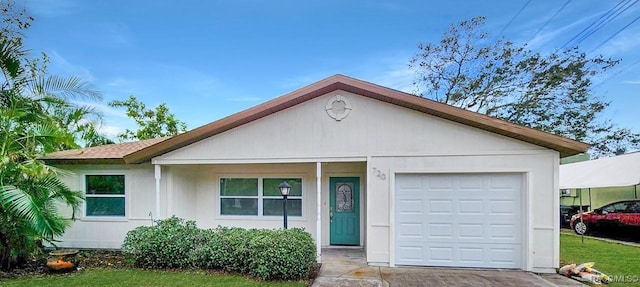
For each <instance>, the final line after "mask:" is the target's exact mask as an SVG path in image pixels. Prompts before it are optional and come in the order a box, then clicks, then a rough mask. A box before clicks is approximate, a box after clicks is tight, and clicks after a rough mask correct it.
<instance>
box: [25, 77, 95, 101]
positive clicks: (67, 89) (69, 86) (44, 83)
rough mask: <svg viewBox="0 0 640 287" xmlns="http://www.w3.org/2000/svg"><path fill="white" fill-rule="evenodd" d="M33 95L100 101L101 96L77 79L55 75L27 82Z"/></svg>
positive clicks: (87, 84)
mask: <svg viewBox="0 0 640 287" xmlns="http://www.w3.org/2000/svg"><path fill="white" fill-rule="evenodd" d="M29 87H30V90H31V93H32V94H33V95H38V96H41V97H44V96H54V97H58V98H62V99H76V98H85V99H92V100H100V99H102V94H100V92H97V91H95V90H93V87H92V86H91V85H90V84H89V83H87V82H85V81H82V80H81V79H80V78H78V77H60V76H56V75H48V76H40V77H37V78H35V79H33V80H32V81H30V82H29Z"/></svg>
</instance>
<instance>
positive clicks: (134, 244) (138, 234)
mask: <svg viewBox="0 0 640 287" xmlns="http://www.w3.org/2000/svg"><path fill="white" fill-rule="evenodd" d="M156 223H157V224H156V225H155V226H140V227H137V228H135V229H133V230H131V231H129V232H128V233H127V236H126V237H125V239H124V243H123V244H122V251H123V252H124V253H125V254H126V255H127V256H128V257H129V258H131V259H133V264H134V265H135V266H137V267H143V268H189V267H193V261H192V260H191V256H190V255H191V253H192V251H193V250H194V249H195V248H196V247H197V246H201V245H203V242H204V240H205V237H204V236H205V234H204V233H203V232H202V230H200V229H198V228H197V227H196V224H195V222H194V221H185V220H183V219H181V218H177V217H175V216H174V217H171V218H168V219H165V220H158V221H156Z"/></svg>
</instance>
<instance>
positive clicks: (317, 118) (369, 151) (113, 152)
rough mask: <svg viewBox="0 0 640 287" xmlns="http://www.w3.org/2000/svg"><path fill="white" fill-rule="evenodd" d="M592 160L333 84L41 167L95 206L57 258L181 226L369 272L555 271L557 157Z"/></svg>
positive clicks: (546, 141) (472, 117) (517, 133)
mask: <svg viewBox="0 0 640 287" xmlns="http://www.w3.org/2000/svg"><path fill="white" fill-rule="evenodd" d="M587 148H588V145H586V144H584V143H580V142H576V141H573V140H570V139H566V138H563V137H559V136H555V135H551V134H548V133H544V132H541V131H538V130H534V129H530V128H527V127H523V126H518V125H514V124H511V123H508V122H505V121H502V120H498V119H495V118H491V117H488V116H485V115H482V114H478V113H474V112H470V111H466V110H462V109H459V108H456V107H452V106H449V105H446V104H442V103H439V102H435V101H432V100H428V99H425V98H421V97H417V96H414V95H411V94H407V93H404V92H400V91H397V90H393V89H390V88H386V87H382V86H378V85H375V84H372V83H369V82H365V81H361V80H358V79H354V78H350V77H347V76H343V75H334V76H331V77H329V78H326V79H324V80H321V81H319V82H316V83H313V84H311V85H309V86H306V87H303V88H301V89H298V90H296V91H293V92H291V93H288V94H285V95H283V96H281V97H278V98H275V99H273V100H270V101H268V102H265V103H263V104H260V105H257V106H255V107H252V108H250V109H247V110H245V111H242V112H239V113H236V114H234V115H231V116H228V117H226V118H223V119H220V120H218V121H215V122H212V123H209V124H207V125H204V126H202V127H199V128H196V129H193V130H191V131H189V132H186V133H184V134H181V135H178V136H175V137H171V138H160V139H153V140H145V141H139V142H132V143H123V144H116V145H107V146H100V147H92V148H85V149H79V150H70V151H63V152H57V153H54V154H50V155H48V156H47V157H46V160H47V161H49V162H50V163H52V164H55V165H57V166H59V167H62V168H64V169H67V170H71V171H73V172H74V174H72V175H69V176H66V177H64V180H65V181H66V183H67V184H69V185H70V186H71V187H72V188H74V189H79V190H83V191H84V192H85V196H86V200H85V203H84V208H83V209H82V213H81V214H77V217H78V220H77V221H76V222H74V223H73V225H72V226H71V227H70V228H69V229H68V231H67V232H66V233H65V235H64V236H63V237H62V239H61V240H62V242H61V244H60V245H61V246H66V247H78V248H119V247H120V245H121V243H122V241H123V238H124V237H125V234H126V233H127V231H129V230H131V229H132V228H134V227H136V226H140V225H149V224H150V223H151V219H158V218H166V217H168V216H171V215H176V216H178V217H182V218H185V219H189V220H195V221H196V222H197V224H198V225H199V226H200V227H203V228H213V227H216V226H218V225H223V226H238V227H245V228H281V227H282V224H283V222H282V221H283V219H282V201H281V196H280V194H279V191H278V188H277V187H278V185H279V184H280V183H281V182H283V181H287V182H288V183H289V184H290V185H292V186H293V188H292V191H291V195H290V196H289V201H288V202H289V205H288V212H289V226H290V227H302V228H305V230H307V231H308V232H309V233H311V235H312V236H313V238H314V239H315V240H316V244H317V255H318V260H321V256H322V254H321V253H322V248H323V247H328V246H334V245H339V246H342V245H353V246H361V247H363V248H364V249H365V254H366V260H367V262H368V263H369V264H370V265H381V266H397V265H414V266H450V267H483V268H513V269H522V270H527V271H534V272H554V271H555V270H554V268H556V267H558V264H559V261H560V258H559V245H560V242H559V224H558V218H559V210H558V206H559V198H560V197H559V194H558V193H559V188H558V168H559V161H560V157H564V156H570V155H574V154H578V153H581V152H584V151H586V150H587Z"/></svg>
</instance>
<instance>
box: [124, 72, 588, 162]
mask: <svg viewBox="0 0 640 287" xmlns="http://www.w3.org/2000/svg"><path fill="white" fill-rule="evenodd" d="M335 90H344V91H347V92H351V93H355V94H360V95H363V96H367V97H369V98H373V99H377V100H380V101H384V102H387V103H391V104H395V105H398V106H402V107H405V108H408V109H412V110H416V111H420V112H423V113H426V114H430V115H433V116H437V117H440V118H443V119H447V120H451V121H454V122H458V123H461V124H465V125H468V126H472V127H476V128H479V129H482V130H485V131H489V132H493V133H496V134H500V135H503V136H507V137H510V138H514V139H517V140H521V141H524V142H528V143H531V144H535V145H538V146H542V147H546V148H549V149H553V150H556V151H558V152H559V153H560V157H566V156H571V155H575V154H579V153H583V152H586V151H587V150H588V149H589V145H588V144H585V143H582V142H578V141H574V140H571V139H568V138H564V137H560V136H556V135H553V134H550V133H546V132H542V131H539V130H535V129H532V128H528V127H524V126H520V125H516V124H512V123H509V122H506V121H503V120H499V119H496V118H492V117H489V116H486V115H483V114H479V113H475V112H471V111H467V110H463V109H460V108H457V107H453V106H450V105H447V104H443V103H440V102H436V101H432V100H429V99H425V98H421V97H417V96H414V95H410V94H407V93H404V92H400V91H397V90H394V89H390V88H387V87H383V86H379V85H376V84H373V83H369V82H365V81H361V80H357V79H354V78H350V77H347V76H343V75H334V76H332V77H329V78H326V79H324V80H321V81H319V82H316V83H313V84H311V85H308V86H305V87H303V88H301V89H298V90H295V91H293V92H290V93H288V94H285V95H283V96H280V97H278V98H275V99H273V100H270V101H267V102H265V103H262V104H260V105H257V106H254V107H253V108H250V109H247V110H244V111H241V112H238V113H235V114H233V115H231V116H228V117H225V118H223V119H220V120H218V121H215V122H212V123H209V124H207V125H204V126H201V127H199V128H196V129H194V130H191V131H189V132H186V133H184V134H181V135H178V136H175V137H173V138H170V139H167V140H165V141H162V142H159V143H156V144H154V145H152V146H149V147H146V148H144V149H141V150H139V151H136V152H133V153H131V154H128V155H126V156H124V158H123V160H124V162H125V163H140V162H145V161H148V160H150V159H151V158H153V157H155V156H158V155H162V154H164V153H167V152H170V151H173V150H175V149H178V148H182V147H184V146H187V145H189V144H192V143H194V142H197V141H200V140H203V139H205V138H208V137H210V136H213V135H216V134H219V133H222V132H225V131H227V130H230V129H233V128H235V127H238V126H241V125H243V124H245V123H249V122H252V121H255V120H257V119H260V118H263V117H266V116H268V115H271V114H273V113H276V112H279V111H281V110H284V109H287V108H290V107H293V106H295V105H297V104H300V103H302V102H305V101H307V100H309V99H312V98H315V97H318V96H321V95H324V94H327V93H329V92H332V91H335Z"/></svg>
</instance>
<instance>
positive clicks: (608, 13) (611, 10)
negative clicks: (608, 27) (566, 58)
mask: <svg viewBox="0 0 640 287" xmlns="http://www.w3.org/2000/svg"><path fill="white" fill-rule="evenodd" d="M625 1H627V3H628V2H630V1H631V0H621V1H620V2H618V4H616V6H614V7H613V8H611V9H609V11H607V12H605V13H604V14H602V15H601V16H600V17H599V18H598V19H596V20H595V21H593V22H592V23H591V24H590V25H589V26H587V27H585V28H584V29H582V31H580V32H579V33H578V34H576V35H575V36H573V38H571V39H570V40H569V41H567V42H566V43H564V45H562V46H561V47H560V48H558V49H557V50H556V53H557V52H558V51H560V50H562V49H564V48H565V47H566V46H568V45H569V44H571V43H572V42H573V40H575V39H577V38H578V37H580V36H581V35H583V33H588V32H587V31H589V29H591V27H593V25H596V23H598V22H600V20H602V19H604V18H605V17H607V16H608V15H610V14H611V13H615V12H613V11H614V10H615V9H617V8H618V6H620V5H621V4H622V3H623V2H625Z"/></svg>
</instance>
